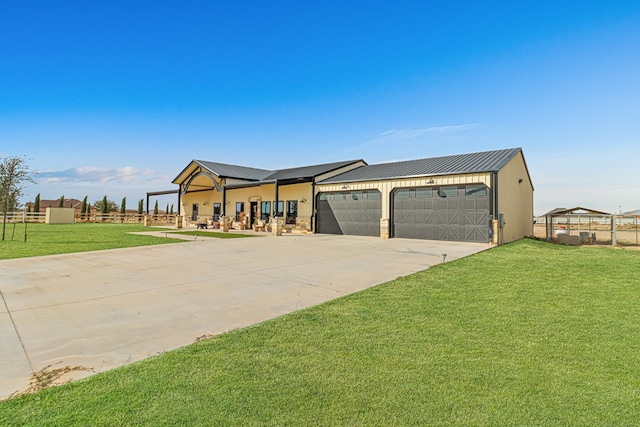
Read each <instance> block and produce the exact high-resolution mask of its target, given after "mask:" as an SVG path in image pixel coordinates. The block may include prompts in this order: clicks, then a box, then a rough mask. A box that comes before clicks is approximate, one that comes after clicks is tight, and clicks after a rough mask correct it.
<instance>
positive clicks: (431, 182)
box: [427, 179, 435, 184]
mask: <svg viewBox="0 0 640 427" xmlns="http://www.w3.org/2000/svg"><path fill="white" fill-rule="evenodd" d="M427 184H435V181H434V180H432V179H430V180H429V181H427Z"/></svg>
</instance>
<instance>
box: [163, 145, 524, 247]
mask: <svg viewBox="0 0 640 427" xmlns="http://www.w3.org/2000/svg"><path fill="white" fill-rule="evenodd" d="M172 182H173V183H174V184H177V185H179V186H180V214H181V215H184V216H185V217H186V218H185V220H186V221H187V222H200V221H207V220H210V221H219V220H220V218H221V217H223V216H226V217H231V218H232V219H233V220H234V221H235V222H241V223H243V224H245V225H247V224H252V223H253V222H254V221H255V220H264V221H273V218H281V219H282V220H284V227H285V229H286V231H288V232H313V233H329V234H350V235H363V236H377V237H382V238H392V237H401V238H415V239H433V240H452V241H470V242H493V243H506V242H510V241H514V240H517V239H520V238H522V237H525V236H530V235H532V234H533V185H532V182H531V177H530V175H529V172H528V169H527V165H526V162H525V159H524V154H523V152H522V149H521V148H511V149H505V150H495V151H486V152H480V153H470V154H460V155H452V156H445V157H436V158H427V159H418V160H410V161H404V162H394V163H383V164H375V165H369V164H367V163H366V162H365V161H364V160H362V159H360V160H349V161H343V162H336V163H328V164H321V165H311V166H304V167H299V168H292V169H283V170H266V169H256V168H249V167H244V166H236V165H228V164H223V163H215V162H207V161H202V160H193V161H191V163H189V165H187V167H185V168H184V169H183V170H182V172H180V174H179V175H178V176H177V177H176V178H175V179H174V180H173V181H172Z"/></svg>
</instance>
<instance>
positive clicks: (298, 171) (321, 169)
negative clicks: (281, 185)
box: [264, 160, 366, 181]
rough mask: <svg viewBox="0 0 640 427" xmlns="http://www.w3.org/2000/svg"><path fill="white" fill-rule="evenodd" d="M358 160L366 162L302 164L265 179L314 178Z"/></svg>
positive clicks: (347, 161) (277, 172)
mask: <svg viewBox="0 0 640 427" xmlns="http://www.w3.org/2000/svg"><path fill="white" fill-rule="evenodd" d="M357 162H364V161H363V160H346V161H343V162H334V163H325V164H322V165H311V166H302V167H298V168H291V169H281V170H277V171H275V172H274V173H272V174H271V175H269V176H267V177H266V178H265V179H264V180H265V181H273V180H276V179H278V180H284V179H304V178H313V177H315V176H318V175H322V174H324V173H327V172H331V171H334V170H336V169H340V168H343V167H345V166H348V165H351V164H353V163H357ZM365 164H366V163H365Z"/></svg>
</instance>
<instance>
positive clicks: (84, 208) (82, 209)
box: [80, 196, 88, 214]
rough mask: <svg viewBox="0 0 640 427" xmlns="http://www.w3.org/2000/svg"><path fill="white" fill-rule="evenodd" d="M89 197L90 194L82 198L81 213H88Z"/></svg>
mask: <svg viewBox="0 0 640 427" xmlns="http://www.w3.org/2000/svg"><path fill="white" fill-rule="evenodd" d="M87 198H88V196H84V199H82V207H81V208H80V213H81V214H86V213H87Z"/></svg>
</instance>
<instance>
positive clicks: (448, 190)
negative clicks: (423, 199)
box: [438, 186, 458, 197]
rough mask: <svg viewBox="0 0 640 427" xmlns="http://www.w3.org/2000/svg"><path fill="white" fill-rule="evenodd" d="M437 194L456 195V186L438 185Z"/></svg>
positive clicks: (443, 195) (442, 195) (441, 195)
mask: <svg viewBox="0 0 640 427" xmlns="http://www.w3.org/2000/svg"><path fill="white" fill-rule="evenodd" d="M438 196H440V197H458V187H455V186H450V187H440V188H439V189H438Z"/></svg>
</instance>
